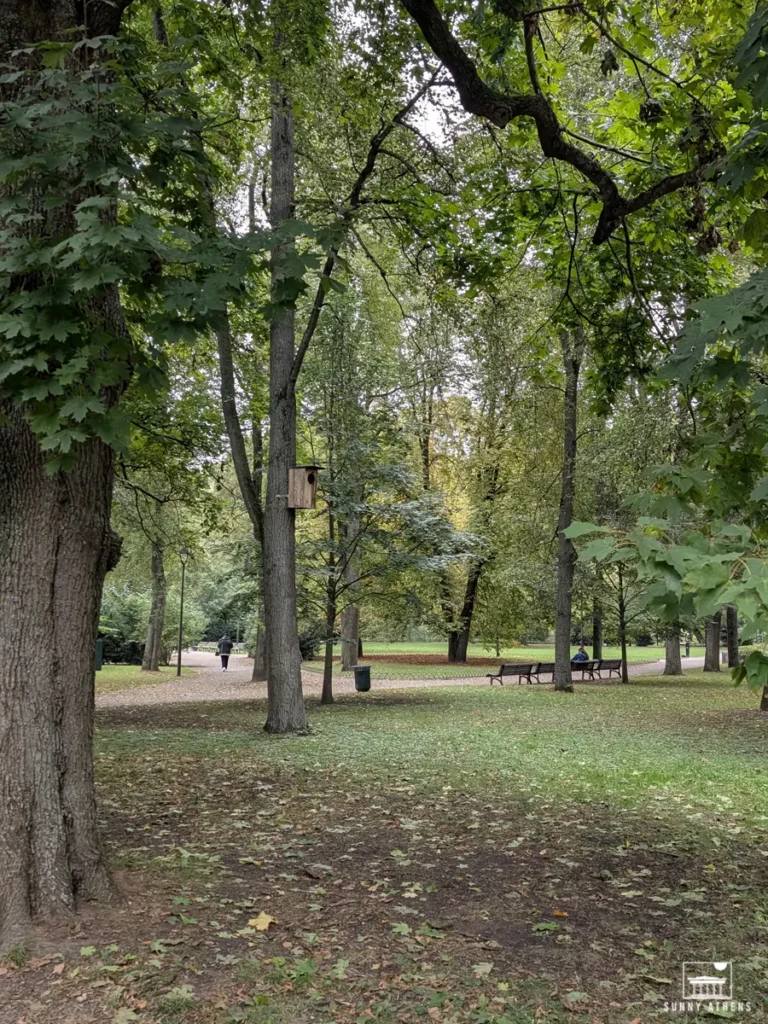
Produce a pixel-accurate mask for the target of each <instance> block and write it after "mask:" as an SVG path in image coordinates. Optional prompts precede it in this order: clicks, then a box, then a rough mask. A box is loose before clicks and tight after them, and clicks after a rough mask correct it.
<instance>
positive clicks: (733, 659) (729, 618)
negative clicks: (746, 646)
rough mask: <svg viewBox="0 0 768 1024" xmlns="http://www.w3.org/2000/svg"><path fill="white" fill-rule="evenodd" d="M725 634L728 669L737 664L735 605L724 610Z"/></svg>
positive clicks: (736, 616)
mask: <svg viewBox="0 0 768 1024" xmlns="http://www.w3.org/2000/svg"><path fill="white" fill-rule="evenodd" d="M725 634H726V637H727V642H728V668H735V667H736V666H737V665H738V664H739V610H738V608H737V607H736V605H735V604H729V605H726V608H725Z"/></svg>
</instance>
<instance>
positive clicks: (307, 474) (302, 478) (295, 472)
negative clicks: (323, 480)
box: [288, 466, 323, 508]
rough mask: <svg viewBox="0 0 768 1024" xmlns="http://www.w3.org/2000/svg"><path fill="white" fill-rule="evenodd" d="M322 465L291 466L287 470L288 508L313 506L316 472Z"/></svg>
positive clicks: (315, 490)
mask: <svg viewBox="0 0 768 1024" xmlns="http://www.w3.org/2000/svg"><path fill="white" fill-rule="evenodd" d="M322 468H323V467H322V466H291V468H290V469H289V470H288V508H314V507H315V500H316V498H317V474H318V471H319V470H321V469H322Z"/></svg>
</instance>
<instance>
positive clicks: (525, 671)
mask: <svg viewBox="0 0 768 1024" xmlns="http://www.w3.org/2000/svg"><path fill="white" fill-rule="evenodd" d="M535 668H536V662H534V663H533V664H532V665H518V664H516V663H511V664H505V665H501V666H500V667H499V675H501V676H520V675H522V676H527V675H530V674H531V672H533V670H534V669H535Z"/></svg>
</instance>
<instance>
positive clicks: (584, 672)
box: [486, 658, 622, 686]
mask: <svg viewBox="0 0 768 1024" xmlns="http://www.w3.org/2000/svg"><path fill="white" fill-rule="evenodd" d="M621 665H622V661H621V658H601V659H596V660H592V661H572V662H571V672H577V671H578V672H581V678H582V681H583V680H585V679H595V678H597V679H602V678H603V675H602V673H603V672H607V673H608V676H607V678H608V679H610V678H611V677H612V675H613V674H614V673H615V675H616V678H617V679H621ZM554 674H555V663H554V661H538V662H536V661H534V662H532V663H531V664H530V665H517V664H504V665H499V670H498V672H489V673H487V675H486V678H487V679H488V681H489V682H490V684H491V686H493V684H494V682H495V681H498V682H499V683H500V684H501V685H502V686H503V685H504V676H512V677H513V678H516V679H517V681H518V683H520V685H522V682H523V680H524V679H525V680H526V682H528V683H540V682H541V678H540V677H541V676H554Z"/></svg>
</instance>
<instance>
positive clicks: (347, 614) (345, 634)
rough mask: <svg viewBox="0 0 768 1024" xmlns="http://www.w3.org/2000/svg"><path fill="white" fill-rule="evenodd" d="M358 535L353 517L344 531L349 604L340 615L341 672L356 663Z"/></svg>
mask: <svg viewBox="0 0 768 1024" xmlns="http://www.w3.org/2000/svg"><path fill="white" fill-rule="evenodd" d="M359 534H360V520H359V519H357V518H356V517H355V518H353V519H351V520H350V522H349V523H348V524H347V526H346V528H345V530H344V540H345V546H346V549H347V553H346V561H345V563H344V582H345V583H346V587H347V595H348V598H347V599H348V601H349V603H348V604H347V606H346V608H344V609H343V611H342V613H341V668H342V671H347V670H349V669H351V668H354V667H355V665H357V663H358V648H359V646H360V608H359V607H358V605H357V604H356V603H355V601H356V596H357V590H358V580H359V573H358V569H357V565H358V555H357V546H358V543H359Z"/></svg>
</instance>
